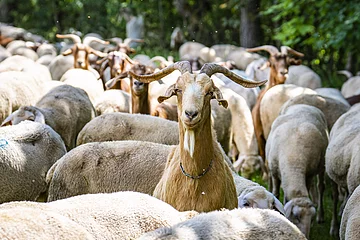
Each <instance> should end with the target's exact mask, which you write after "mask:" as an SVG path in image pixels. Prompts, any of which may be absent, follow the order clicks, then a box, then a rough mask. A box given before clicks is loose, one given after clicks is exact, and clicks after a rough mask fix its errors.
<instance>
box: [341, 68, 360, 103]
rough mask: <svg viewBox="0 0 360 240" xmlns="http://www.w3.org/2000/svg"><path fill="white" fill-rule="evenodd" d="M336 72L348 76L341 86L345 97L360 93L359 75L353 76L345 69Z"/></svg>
mask: <svg viewBox="0 0 360 240" xmlns="http://www.w3.org/2000/svg"><path fill="white" fill-rule="evenodd" d="M338 73H341V74H344V75H345V76H346V77H347V78H348V79H347V80H346V81H345V82H344V84H343V85H342V86H341V93H342V95H343V96H344V97H345V98H349V97H352V96H355V95H358V94H360V76H353V75H352V73H351V72H349V71H346V70H343V71H339V72H338Z"/></svg>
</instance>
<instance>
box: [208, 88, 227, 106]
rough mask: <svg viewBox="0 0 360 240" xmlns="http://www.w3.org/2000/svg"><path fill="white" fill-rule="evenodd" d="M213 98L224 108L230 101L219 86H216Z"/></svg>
mask: <svg viewBox="0 0 360 240" xmlns="http://www.w3.org/2000/svg"><path fill="white" fill-rule="evenodd" d="M212 98H213V99H216V100H217V101H218V103H219V105H221V106H223V107H224V108H227V107H228V102H227V101H226V100H225V99H224V98H223V95H222V93H221V91H220V89H218V88H217V87H215V86H214V95H213V97H212Z"/></svg>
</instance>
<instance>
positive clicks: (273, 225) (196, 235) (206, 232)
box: [138, 208, 306, 240]
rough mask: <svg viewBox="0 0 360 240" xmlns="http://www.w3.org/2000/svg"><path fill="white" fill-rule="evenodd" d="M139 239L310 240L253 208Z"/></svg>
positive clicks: (282, 219)
mask: <svg viewBox="0 0 360 240" xmlns="http://www.w3.org/2000/svg"><path fill="white" fill-rule="evenodd" d="M138 239H139V240H159V239H169V240H170V239H171V240H175V239H179V240H180V239H188V240H197V239H232V240H244V239H247V240H258V239H262V240H272V239H281V240H285V239H286V240H292V239H303V240H306V237H305V236H304V234H302V233H301V232H300V231H299V229H298V228H297V227H296V226H295V225H294V224H292V223H291V222H290V221H289V220H288V219H286V218H285V217H284V216H282V215H280V214H279V213H276V212H274V211H271V210H263V209H251V208H249V209H234V210H231V211H229V210H224V211H213V212H209V213H201V214H199V215H197V216H195V217H193V218H191V219H189V220H187V221H183V222H180V223H178V224H176V225H173V226H171V227H162V228H159V229H156V230H154V231H151V232H148V233H145V234H143V235H142V236H141V237H140V238H138Z"/></svg>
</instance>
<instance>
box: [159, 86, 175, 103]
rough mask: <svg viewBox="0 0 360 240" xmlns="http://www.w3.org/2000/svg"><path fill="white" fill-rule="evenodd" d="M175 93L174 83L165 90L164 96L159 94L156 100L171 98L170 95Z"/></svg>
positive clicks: (161, 100) (160, 101)
mask: <svg viewBox="0 0 360 240" xmlns="http://www.w3.org/2000/svg"><path fill="white" fill-rule="evenodd" d="M174 95H176V91H175V84H172V85H171V86H170V87H169V88H168V89H167V90H166V92H165V95H164V96H160V97H158V102H159V103H162V102H163V101H165V100H167V99H169V98H171V97H172V96H174Z"/></svg>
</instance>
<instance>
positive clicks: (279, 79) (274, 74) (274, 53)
mask: <svg viewBox="0 0 360 240" xmlns="http://www.w3.org/2000/svg"><path fill="white" fill-rule="evenodd" d="M261 50H264V51H267V52H268V53H269V54H270V57H269V60H268V62H267V65H268V66H269V67H270V69H271V70H270V75H271V76H270V79H271V80H270V81H275V82H273V83H271V82H270V84H273V85H277V84H283V83H284V82H285V81H286V78H287V76H288V72H289V66H290V65H299V64H301V60H297V59H295V58H291V57H290V56H289V54H292V55H294V56H296V57H303V56H304V54H302V53H300V52H297V51H295V50H293V49H291V48H290V47H287V46H282V47H281V52H280V51H279V50H278V49H277V48H276V47H274V46H271V45H263V46H260V47H255V48H248V49H246V51H248V52H257V51H261Z"/></svg>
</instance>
